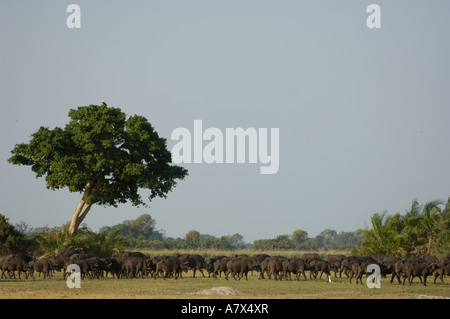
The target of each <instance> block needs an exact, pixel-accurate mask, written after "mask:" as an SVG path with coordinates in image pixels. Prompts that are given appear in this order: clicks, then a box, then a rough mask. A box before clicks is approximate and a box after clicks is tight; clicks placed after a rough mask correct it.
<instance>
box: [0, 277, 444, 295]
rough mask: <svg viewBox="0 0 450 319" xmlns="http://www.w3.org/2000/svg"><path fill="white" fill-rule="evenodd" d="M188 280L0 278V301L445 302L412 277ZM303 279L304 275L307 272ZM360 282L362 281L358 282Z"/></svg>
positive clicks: (438, 291)
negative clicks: (377, 284)
mask: <svg viewBox="0 0 450 319" xmlns="http://www.w3.org/2000/svg"><path fill="white" fill-rule="evenodd" d="M199 275H200V276H198V275H197V277H196V278H192V272H188V273H184V274H183V278H181V279H178V280H174V279H166V280H163V279H161V278H160V279H157V280H154V279H152V278H144V279H141V278H139V279H113V278H107V279H102V280H98V279H96V280H89V279H86V280H82V282H81V288H80V289H76V288H73V289H69V288H67V286H66V283H65V281H64V280H63V279H62V273H57V274H55V276H54V278H52V279H45V280H44V279H38V278H37V279H35V280H33V279H29V280H25V279H21V280H11V279H2V280H0V298H13V299H16V298H21V299H28V298H30V299H35V298H39V299H47V298H50V299H84V298H89V299H155V298H156V299H157V298H160V299H201V298H233V299H239V298H245V299H253V298H256V299H311V298H314V299H317V298H320V299H323V298H325V299H327V298H334V299H336V298H337V299H348V298H357V299H358V298H364V299H368V298H369V299H372V298H377V299H399V298H400V299H405V298H408V299H409V298H417V297H418V296H420V295H431V296H442V297H447V298H450V284H449V283H448V282H447V283H445V284H442V283H436V284H433V281H432V279H431V278H429V279H430V280H429V284H428V286H427V287H425V286H423V285H422V284H420V282H419V280H418V278H416V279H415V282H414V283H413V285H412V286H410V285H408V284H406V285H405V286H403V285H399V284H397V283H393V284H389V279H390V278H389V277H388V278H383V279H382V286H381V288H379V289H376V288H373V289H370V288H368V287H367V286H366V285H365V284H362V285H361V284H358V285H357V284H355V283H354V282H352V283H349V280H348V279H347V278H342V279H339V278H337V279H335V278H334V277H333V276H332V282H331V283H328V282H326V281H325V280H324V279H322V280H319V279H313V280H307V281H304V280H302V281H295V280H293V281H286V280H283V281H275V280H267V279H265V280H259V279H258V275H257V274H256V273H255V275H254V276H251V275H249V277H248V278H249V279H248V280H244V279H242V280H240V281H237V280H234V279H230V280H229V281H227V280H225V279H224V278H218V279H217V280H216V279H213V278H203V277H202V276H201V274H199ZM307 276H309V275H308V274H307ZM363 282H364V281H363ZM223 286H226V287H232V288H234V289H237V290H239V291H241V292H242V293H243V294H242V295H202V294H198V292H199V291H201V290H206V289H210V288H212V287H223Z"/></svg>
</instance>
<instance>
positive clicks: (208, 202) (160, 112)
mask: <svg viewBox="0 0 450 319" xmlns="http://www.w3.org/2000/svg"><path fill="white" fill-rule="evenodd" d="M70 3H76V4H78V5H79V6H80V8H81V28H80V29H69V28H68V27H67V25H66V19H67V17H68V16H69V13H67V12H66V8H67V6H68V5H69V4H70ZM370 3H377V4H379V6H380V8H381V29H369V28H368V27H367V25H366V18H367V17H368V16H369V13H367V12H366V8H367V6H368V5H369V4H370ZM449 12H450V1H448V0H442V1H439V0H434V1H425V0H423V1H375V0H374V1H335V0H329V1H315V0H314V1H313V0H309V1H299V0H297V1H287V0H285V1H283V0H282V1H264V0H239V1H233V0H231V1H229V0H227V1H225V0H215V1H214V0H203V1H199V0H189V1H188V0H184V1H181V0H180V1H163V0H161V1H137V0H136V1H106V0H105V1H77V0H71V1H56V0H54V1H46V0H43V1H12V0H10V1H1V2H0V45H1V50H0V134H1V139H0V203H1V207H0V213H1V214H4V215H6V216H7V217H8V218H10V222H12V223H18V222H20V221H25V222H26V223H28V224H30V225H32V226H35V227H36V226H45V225H47V226H60V225H61V224H63V223H65V222H66V221H68V220H70V218H71V215H72V213H73V211H74V210H75V208H76V205H77V203H78V201H79V199H80V196H81V195H80V194H78V193H69V192H68V190H59V191H54V192H53V191H51V190H47V189H46V187H45V182H44V180H41V179H35V176H34V173H32V172H31V170H30V168H29V167H19V166H13V165H11V164H8V163H7V162H6V160H7V158H8V157H9V156H10V151H11V150H12V149H13V147H14V145H15V144H16V143H21V142H28V140H29V136H30V134H32V133H34V132H35V131H37V129H38V128H39V127H40V126H48V127H50V128H53V127H55V126H61V127H63V126H64V125H65V124H66V123H67V122H68V120H69V119H68V112H69V110H70V109H71V108H76V107H78V106H84V105H89V104H99V103H100V101H101V100H102V99H105V100H106V102H107V103H108V104H109V105H110V106H116V107H120V108H121V109H122V110H123V111H124V112H125V113H126V114H128V115H132V114H139V115H143V116H145V117H147V119H148V120H149V121H150V122H151V123H152V124H153V126H154V127H155V129H156V130H157V131H158V132H159V133H160V135H161V136H163V137H166V138H167V140H168V145H169V147H170V148H172V146H173V145H174V144H175V142H174V141H171V140H170V136H171V132H172V131H173V130H174V129H175V128H178V127H186V128H188V129H190V130H193V124H194V120H196V119H201V120H202V121H203V127H204V128H208V127H217V128H219V129H222V130H225V128H236V127H243V128H248V127H255V128H279V130H280V140H279V141H280V164H279V165H280V167H279V171H278V173H277V174H274V175H261V174H259V167H260V165H259V164H183V166H185V167H186V168H187V169H188V170H189V174H190V175H189V176H188V177H187V179H186V180H185V181H182V182H180V183H179V184H178V186H177V187H176V188H175V189H174V191H173V192H172V193H170V194H169V196H168V198H167V199H166V200H164V199H155V200H154V201H153V202H152V204H151V207H150V208H149V209H147V208H135V207H133V206H131V205H123V206H120V207H119V208H104V207H100V206H97V207H93V208H92V210H91V211H90V213H89V215H88V217H87V218H86V219H85V222H86V223H87V224H88V226H89V227H91V228H92V229H94V230H98V228H99V227H101V226H104V225H114V224H117V223H121V222H122V221H123V220H126V219H128V220H130V219H134V218H136V217H138V216H139V215H141V214H143V213H148V214H150V215H151V216H152V217H153V218H154V219H156V222H157V228H159V229H163V230H164V231H165V232H166V234H167V235H168V236H172V237H181V236H184V235H185V234H186V233H187V232H188V231H189V230H192V229H196V230H198V231H200V232H201V233H207V234H212V235H215V236H221V235H232V234H234V233H240V234H241V235H243V236H244V240H245V241H247V242H252V241H253V240H255V239H260V238H273V237H275V236H277V235H281V234H292V232H293V231H294V230H296V229H304V230H306V231H307V232H308V233H309V235H310V236H315V235H317V234H318V233H319V232H320V231H322V230H324V229H325V228H330V229H335V230H336V231H353V230H356V229H358V228H363V227H365V226H367V225H369V223H370V216H371V215H372V214H374V213H377V212H381V211H384V210H387V211H388V212H389V213H395V212H401V213H403V212H404V210H405V209H406V208H408V207H409V205H410V203H411V201H412V200H413V199H415V198H416V199H418V200H419V201H420V202H425V201H429V200H434V199H441V200H443V201H446V199H447V198H448V196H450V169H449V163H450V147H449V141H450V78H449V76H450V59H449V57H450V40H449V39H450V24H449V20H448V15H449Z"/></svg>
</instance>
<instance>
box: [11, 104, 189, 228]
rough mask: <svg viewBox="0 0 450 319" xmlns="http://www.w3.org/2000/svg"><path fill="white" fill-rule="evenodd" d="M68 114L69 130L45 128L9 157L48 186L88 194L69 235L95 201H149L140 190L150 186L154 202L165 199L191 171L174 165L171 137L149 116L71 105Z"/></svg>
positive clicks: (135, 203) (73, 220)
mask: <svg viewBox="0 0 450 319" xmlns="http://www.w3.org/2000/svg"><path fill="white" fill-rule="evenodd" d="M69 117H70V122H69V123H68V124H67V125H66V126H65V128H59V127H55V128H54V129H49V128H48V127H41V128H39V130H38V131H37V132H36V133H34V134H32V136H31V140H30V141H29V143H21V144H16V145H15V147H14V149H13V150H12V151H11V153H12V154H13V156H12V157H11V158H9V159H8V161H9V162H10V163H12V164H15V165H27V166H31V169H32V171H33V172H34V173H35V174H36V177H37V178H38V177H45V181H46V183H47V188H49V189H52V190H55V189H61V188H65V187H67V188H68V189H69V191H70V192H80V193H82V194H83V195H82V199H81V201H80V203H79V204H78V206H77V208H76V210H75V212H74V214H73V217H72V221H71V224H70V226H69V233H70V234H74V233H75V232H76V230H77V229H78V227H79V225H80V223H81V222H82V221H83V219H84V218H85V217H86V215H87V213H88V212H89V210H90V208H91V207H92V205H94V204H98V205H103V206H114V207H116V206H117V205H118V204H121V203H126V202H131V203H132V204H133V205H134V206H138V205H146V203H145V202H144V200H143V199H142V198H141V195H140V193H139V189H147V190H150V195H149V197H148V200H149V201H151V200H152V199H153V198H154V197H163V198H166V196H167V193H168V192H170V191H171V190H172V188H173V187H175V185H176V183H177V179H184V178H185V176H187V170H186V169H184V168H182V167H179V166H176V165H171V162H172V155H171V153H170V151H169V150H168V149H167V144H166V139H164V138H161V137H159V135H158V133H157V132H156V131H155V130H154V128H153V126H152V125H151V124H150V123H149V122H148V121H147V119H146V118H145V117H143V116H139V115H134V116H130V117H128V118H127V116H126V114H125V113H123V112H122V111H121V109H120V108H115V107H108V106H106V105H100V106H99V105H89V106H81V107H78V108H77V109H71V110H70V111H69Z"/></svg>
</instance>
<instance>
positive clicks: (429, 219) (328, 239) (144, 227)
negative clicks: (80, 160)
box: [0, 197, 450, 257]
mask: <svg viewBox="0 0 450 319" xmlns="http://www.w3.org/2000/svg"><path fill="white" fill-rule="evenodd" d="M441 206H443V203H442V202H440V201H431V202H427V203H425V204H419V203H418V202H417V201H416V200H414V201H413V202H412V204H411V208H410V209H408V210H406V211H405V214H403V215H402V214H400V213H396V214H394V215H389V214H387V212H382V213H376V214H373V215H372V216H371V218H370V220H371V227H370V228H369V227H366V228H365V229H358V230H355V231H353V232H337V231H335V230H331V229H325V230H323V231H322V232H321V233H320V234H319V235H317V236H315V237H309V236H308V233H307V232H306V231H305V230H302V229H297V230H295V231H294V232H293V233H292V234H291V235H288V234H286V235H279V236H277V237H276V238H272V239H259V240H255V241H254V242H253V243H246V242H245V241H244V237H243V236H242V235H241V234H233V235H228V236H221V237H216V236H213V235H209V234H201V233H200V232H199V231H197V230H190V231H188V232H187V233H186V235H185V236H184V237H182V238H173V237H168V236H166V235H165V234H164V231H162V230H158V229H157V228H156V221H155V220H154V219H153V218H152V217H151V216H150V215H148V214H143V215H141V216H139V217H138V218H136V219H134V220H125V221H124V222H122V223H120V224H117V225H114V226H105V227H102V228H101V229H100V230H99V231H98V232H94V231H92V230H91V229H89V227H87V225H85V224H83V225H81V227H80V228H79V230H78V232H77V233H76V234H75V235H72V234H69V232H68V224H67V225H63V226H62V227H54V228H45V227H44V228H31V227H29V226H28V225H26V223H24V222H21V223H20V224H16V225H15V226H13V225H11V224H10V223H9V222H8V219H7V218H6V217H5V216H4V215H1V214H0V254H7V253H12V252H17V251H21V252H27V253H31V254H34V255H42V254H48V253H56V252H58V251H59V250H62V249H67V248H83V250H84V251H86V252H90V253H92V254H95V255H97V256H111V255H114V254H119V253H121V252H122V251H124V250H126V249H152V250H158V249H161V250H163V249H164V250H171V249H197V250H203V249H217V250H239V249H253V250H255V251H267V250H307V251H319V250H325V251H326V250H348V251H351V253H352V254H354V255H392V256H408V255H435V256H439V257H443V256H447V255H450V197H449V200H448V201H447V203H446V205H445V207H444V208H443V209H441Z"/></svg>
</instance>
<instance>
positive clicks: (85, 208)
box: [68, 182, 93, 236]
mask: <svg viewBox="0 0 450 319" xmlns="http://www.w3.org/2000/svg"><path fill="white" fill-rule="evenodd" d="M91 187H92V186H91V182H87V184H86V188H85V190H84V194H83V197H82V198H81V201H80V203H79V204H78V206H77V209H75V212H74V213H73V216H72V221H71V222H70V226H69V229H68V232H69V235H70V236H73V235H74V234H75V233H76V232H77V230H78V227H79V226H80V224H81V222H82V221H83V219H84V218H85V217H86V215H87V213H88V212H89V210H90V209H91V207H92V205H93V204H86V202H87V198H88V196H89V195H90V193H91Z"/></svg>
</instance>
